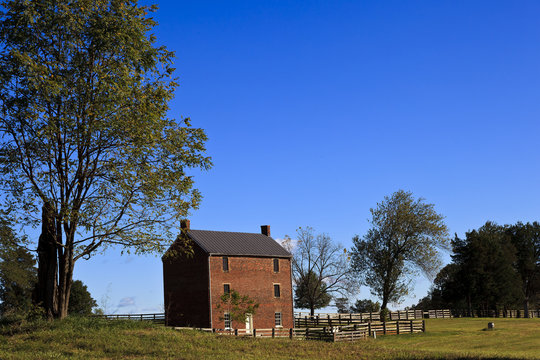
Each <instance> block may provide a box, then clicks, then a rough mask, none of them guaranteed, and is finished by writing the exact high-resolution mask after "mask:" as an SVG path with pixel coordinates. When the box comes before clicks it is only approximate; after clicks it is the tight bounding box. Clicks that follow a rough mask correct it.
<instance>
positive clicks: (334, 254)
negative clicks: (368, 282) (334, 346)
mask: <svg viewBox="0 0 540 360" xmlns="http://www.w3.org/2000/svg"><path fill="white" fill-rule="evenodd" d="M292 252H293V259H292V272H293V282H294V284H295V287H296V290H295V303H296V306H297V307H300V308H304V309H309V310H310V312H311V315H313V314H314V313H315V309H318V308H321V307H324V306H326V305H328V304H329V302H330V299H331V295H332V294H341V295H346V294H351V293H354V291H356V289H357V287H356V282H355V279H354V276H353V274H352V270H351V267H350V263H349V259H348V254H347V251H346V250H345V249H344V248H343V247H342V246H340V245H338V244H335V243H334V242H333V241H332V239H331V238H330V236H328V235H327V234H318V235H316V234H315V230H314V229H313V228H311V227H306V228H299V229H298V230H297V239H296V242H295V244H294V246H292Z"/></svg>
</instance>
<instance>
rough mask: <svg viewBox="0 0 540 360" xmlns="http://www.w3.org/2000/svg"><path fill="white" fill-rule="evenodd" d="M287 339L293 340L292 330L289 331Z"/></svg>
mask: <svg viewBox="0 0 540 360" xmlns="http://www.w3.org/2000/svg"><path fill="white" fill-rule="evenodd" d="M289 338H290V339H291V340H292V338H293V328H290V329H289Z"/></svg>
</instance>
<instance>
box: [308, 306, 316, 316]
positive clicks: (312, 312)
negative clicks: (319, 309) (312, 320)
mask: <svg viewBox="0 0 540 360" xmlns="http://www.w3.org/2000/svg"><path fill="white" fill-rule="evenodd" d="M309 313H310V314H311V316H315V306H313V305H311V306H310V308H309Z"/></svg>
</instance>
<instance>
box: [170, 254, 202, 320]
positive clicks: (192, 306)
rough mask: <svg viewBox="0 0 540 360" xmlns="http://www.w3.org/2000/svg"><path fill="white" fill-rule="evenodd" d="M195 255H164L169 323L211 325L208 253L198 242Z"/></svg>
mask: <svg viewBox="0 0 540 360" xmlns="http://www.w3.org/2000/svg"><path fill="white" fill-rule="evenodd" d="M193 248H194V255H193V257H191V258H190V257H186V256H177V257H175V258H171V257H169V258H167V257H165V258H164V259H163V290H164V296H165V297H164V300H165V301H164V306H165V313H166V317H167V325H170V326H194V327H204V328H209V327H210V311H209V310H210V304H209V292H208V255H207V254H206V253H205V252H204V251H202V250H201V249H200V248H199V247H198V246H197V245H194V246H193Z"/></svg>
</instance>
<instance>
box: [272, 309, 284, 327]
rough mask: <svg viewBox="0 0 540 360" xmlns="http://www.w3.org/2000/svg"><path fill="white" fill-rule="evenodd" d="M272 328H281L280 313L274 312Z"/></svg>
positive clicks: (281, 315)
mask: <svg viewBox="0 0 540 360" xmlns="http://www.w3.org/2000/svg"><path fill="white" fill-rule="evenodd" d="M278 319H279V323H278ZM274 326H275V327H277V328H280V327H283V313H282V312H281V311H276V312H274Z"/></svg>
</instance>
